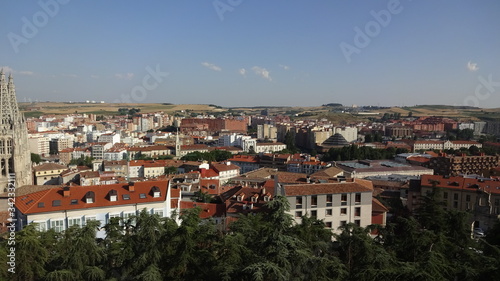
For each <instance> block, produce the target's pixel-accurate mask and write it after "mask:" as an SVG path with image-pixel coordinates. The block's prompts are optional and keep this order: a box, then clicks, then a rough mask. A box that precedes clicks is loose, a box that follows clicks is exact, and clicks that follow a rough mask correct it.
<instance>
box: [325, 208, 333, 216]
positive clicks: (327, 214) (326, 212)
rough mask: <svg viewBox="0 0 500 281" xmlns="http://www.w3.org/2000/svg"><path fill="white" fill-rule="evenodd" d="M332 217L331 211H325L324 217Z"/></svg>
mask: <svg viewBox="0 0 500 281" xmlns="http://www.w3.org/2000/svg"><path fill="white" fill-rule="evenodd" d="M331 215H332V209H326V210H325V216H327V217H329V216H331Z"/></svg>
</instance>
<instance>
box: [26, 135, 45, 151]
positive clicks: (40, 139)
mask: <svg viewBox="0 0 500 281" xmlns="http://www.w3.org/2000/svg"><path fill="white" fill-rule="evenodd" d="M28 147H29V150H30V152H31V153H35V154H39V155H48V154H49V152H50V146H49V138H48V137H44V136H40V135H30V136H29V137H28Z"/></svg>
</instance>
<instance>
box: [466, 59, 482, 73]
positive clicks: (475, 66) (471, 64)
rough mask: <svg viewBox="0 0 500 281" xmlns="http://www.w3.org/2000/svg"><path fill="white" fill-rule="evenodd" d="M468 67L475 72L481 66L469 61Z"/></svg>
mask: <svg viewBox="0 0 500 281" xmlns="http://www.w3.org/2000/svg"><path fill="white" fill-rule="evenodd" d="M467 69H468V70H469V71H472V72H475V71H477V70H478V69H479V67H477V63H473V62H471V61H469V62H468V63H467Z"/></svg>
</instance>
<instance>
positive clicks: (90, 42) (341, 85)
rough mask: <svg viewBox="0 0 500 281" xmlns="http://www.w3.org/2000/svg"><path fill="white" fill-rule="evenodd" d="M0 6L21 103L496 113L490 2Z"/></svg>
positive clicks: (0, 62) (6, 60)
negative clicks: (419, 107) (465, 108)
mask: <svg viewBox="0 0 500 281" xmlns="http://www.w3.org/2000/svg"><path fill="white" fill-rule="evenodd" d="M358 3H359V2H356V3H350V2H349V3H346V2H331V1H320V2H312V3H310V2H299V1H292V2H288V1H272V2H263V1H261V2H255V1H243V0H240V1H234V0H233V1H229V0H227V1H223V0H220V1H219V0H216V1H206V2H203V3H198V2H195V1H183V2H171V1H169V2H165V3H164V2H159V1H148V2H146V3H142V2H141V3H137V2H132V1H120V2H118V1H106V2H99V3H97V2H95V3H92V5H89V4H88V3H79V2H76V1H63V0H59V1H57V0H42V1H39V2H33V3H30V4H25V3H17V2H8V3H4V9H3V11H4V13H2V20H1V24H2V27H3V28H2V36H0V43H1V44H2V45H3V46H5V48H4V49H3V52H1V54H0V68H3V69H4V72H6V73H9V72H10V73H12V74H13V75H14V79H15V80H16V89H17V96H18V100H19V101H23V100H39V101H46V100H48V101H84V100H96V101H100V100H104V101H106V102H125V103H128V102H131V103H176V104H186V103H195V104H217V105H221V106H257V105H269V106H275V105H285V106H297V105H304V106H313V105H321V104H326V103H332V102H338V103H342V104H344V105H352V104H358V105H380V106H392V105H394V106H412V105H416V104H448V105H470V106H478V107H485V108H489V107H500V97H499V96H498V95H496V93H498V91H500V71H499V69H498V67H497V66H498V65H499V62H500V48H499V47H500V36H498V35H499V34H498V31H497V30H496V28H497V27H498V26H500V18H499V17H495V16H496V13H495V12H497V11H499V10H500V3H498V2H497V1H481V2H469V1H453V2H452V1H440V2H438V3H436V2H430V1H426V2H417V1H408V0H406V1H405V0H403V1H392V0H391V1H377V2H373V1H363V3H362V5H359V4H358Z"/></svg>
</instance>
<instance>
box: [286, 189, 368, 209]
mask: <svg viewBox="0 0 500 281" xmlns="http://www.w3.org/2000/svg"><path fill="white" fill-rule="evenodd" d="M302 202H303V197H302V196H297V197H295V208H297V209H301V208H302ZM340 202H341V204H342V205H346V204H347V193H343V194H341V195H340ZM332 203H333V194H327V195H326V206H327V207H331V206H332ZM354 203H361V193H356V194H355V195H354ZM316 206H318V196H317V195H312V196H311V208H314V207H316Z"/></svg>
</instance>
